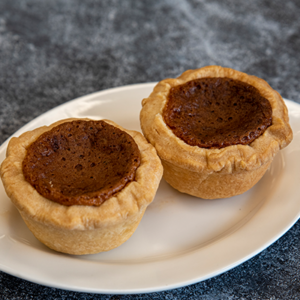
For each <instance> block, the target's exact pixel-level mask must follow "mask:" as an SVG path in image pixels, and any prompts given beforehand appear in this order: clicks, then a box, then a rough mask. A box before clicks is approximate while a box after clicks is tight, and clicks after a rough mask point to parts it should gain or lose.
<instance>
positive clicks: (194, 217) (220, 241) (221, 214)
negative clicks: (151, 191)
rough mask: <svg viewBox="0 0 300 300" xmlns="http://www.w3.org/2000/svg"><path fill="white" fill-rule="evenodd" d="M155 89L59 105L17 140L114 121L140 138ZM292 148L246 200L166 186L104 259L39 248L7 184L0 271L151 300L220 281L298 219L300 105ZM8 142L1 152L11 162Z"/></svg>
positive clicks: (0, 194) (0, 205) (293, 116)
mask: <svg viewBox="0 0 300 300" xmlns="http://www.w3.org/2000/svg"><path fill="white" fill-rule="evenodd" d="M153 86H154V84H153V83H149V84H139V85H131V86H126V87H120V88H115V89H110V90H106V91H103V92H98V93H94V94H91V95H88V96H85V97H82V98H79V99H76V100H73V101H71V102H68V103H66V104H64V105H61V106H59V107H57V108H55V109H53V110H51V111H49V112H47V113H45V114H44V115H42V116H40V117H38V118H36V119H35V120H33V121H32V122H30V123H29V124H27V125H26V126H24V127H23V128H22V129H20V130H19V131H18V132H16V134H15V136H18V135H20V134H21V133H22V132H24V131H27V130H31V129H33V128H36V127H38V126H41V125H45V124H46V125H48V124H50V123H53V122H54V121H57V120H59V119H63V118H68V117H90V118H94V119H101V118H107V119H111V120H114V121H115V122H117V123H118V124H120V125H121V126H123V127H125V128H128V129H135V130H140V126H139V112H140V109H141V100H142V99H143V98H144V97H147V96H148V95H149V94H150V93H151V91H152V89H153ZM286 103H287V106H288V108H289V113H290V121H291V124H292V128H293V131H294V140H293V142H292V143H291V144H290V145H289V147H287V148H286V149H285V150H283V151H281V153H279V154H278V155H277V156H276V158H275V160H274V162H273V163H272V165H271V167H270V169H269V170H268V171H267V173H266V174H265V176H264V177H263V178H262V180H261V181H260V182H259V183H258V184H257V185H256V186H255V187H253V188H252V189H251V190H249V191H248V192H246V193H245V194H243V195H240V196H236V197H232V198H229V199H224V200H214V201H208V200H201V199H197V198H195V197H191V196H188V195H184V194H181V193H179V192H177V191H176V190H174V189H173V188H171V187H170V186H169V185H168V184H167V183H166V182H165V181H164V180H163V181H162V182H161V184H160V187H159V190H158V192H157V195H156V197H155V200H154V202H153V203H152V204H151V205H150V206H149V208H148V209H147V211H146V213H145V215H144V217H143V219H142V221H141V223H140V225H139V227H138V229H137V231H136V232H135V233H134V234H133V236H132V237H131V238H130V239H129V240H128V241H127V242H126V243H124V244H123V245H122V246H120V247H119V248H117V249H114V250H111V251H109V252H106V253H99V254H95V255H87V256H70V255H64V254H60V253H56V252H54V251H52V250H50V249H48V248H47V247H46V246H44V245H43V244H41V243H40V242H39V241H37V240H36V239H35V238H34V236H33V235H32V234H31V232H30V231H29V230H28V229H27V227H26V225H25V223H24V222H23V220H22V219H21V217H20V215H19V213H18V211H17V210H16V209H15V208H14V207H13V205H12V204H11V203H10V200H9V199H8V197H7V196H6V194H5V192H4V189H3V186H2V184H1V185H0V269H1V270H2V271H4V272H7V273H9V274H12V275H14V276H17V277H20V278H23V279H27V280H29V281H33V282H35V283H39V284H43V285H47V286H51V287H56V288H62V289H69V290H75V291H82V292H94V293H112V294H118V293H120V294H123V293H124V294H126V293H146V292H155V291H163V290H167V289H171V288H177V287H182V286H185V285H188V284H192V283H195V282H199V281H202V280H205V279H208V278H210V277H213V276H216V275H218V274H221V273H223V272H225V271H227V270H229V269H231V268H233V267H235V266H237V265H239V264H241V263H242V262H244V261H246V260H247V259H249V258H251V257H253V256H254V255H256V254H257V253H259V252H260V251H262V250H263V249H265V248H266V247H268V246H269V245H270V244H272V243H273V242H274V241H276V240H277V239H278V238H279V237H280V236H281V235H283V234H284V233H285V232H286V231H287V230H288V229H289V228H290V227H291V226H292V225H293V224H294V223H295V222H296V221H297V220H298V217H299V213H300V201H299V179H298V178H297V176H298V173H299V169H300V159H299V157H300V105H298V104H296V103H294V102H291V101H288V100H287V101H286ZM6 146H7V142H5V143H4V144H3V145H2V146H1V148H0V161H2V160H3V159H4V156H5V150H6Z"/></svg>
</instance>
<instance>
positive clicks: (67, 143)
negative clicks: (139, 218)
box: [23, 120, 140, 206]
mask: <svg viewBox="0 0 300 300" xmlns="http://www.w3.org/2000/svg"><path fill="white" fill-rule="evenodd" d="M139 164H140V152H139V149H138V146H137V145H136V143H135V141H134V140H133V138H132V137H131V136H130V135H129V134H127V133H126V132H124V131H122V130H120V129H118V128H116V127H114V126H112V125H110V124H108V123H106V122H104V121H83V120H76V121H73V122H66V123H63V124H60V125H58V126H56V127H54V128H53V129H51V130H50V131H47V132H45V133H44V134H42V135H41V136H40V137H39V138H38V139H37V140H36V141H35V142H34V143H32V144H31V145H30V146H29V148H28V149H27V155H26V157H25V159H24V161H23V174H24V176H25V179H26V180H27V181H28V182H29V183H30V184H31V185H32V186H33V187H34V188H35V189H36V190H37V191H38V192H39V193H40V194H41V195H42V196H44V197H45V198H47V199H50V200H52V201H55V202H58V203H60V204H62V205H67V206H69V205H94V206H99V205H101V204H102V203H103V202H104V201H105V200H107V199H109V198H110V197H111V196H113V195H114V194H116V193H117V192H120V191H121V190H122V189H123V188H124V187H125V186H126V185H127V184H128V183H130V182H131V181H133V180H134V179H135V173H136V170H137V168H138V166H139Z"/></svg>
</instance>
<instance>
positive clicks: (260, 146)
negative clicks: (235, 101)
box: [140, 66, 293, 199]
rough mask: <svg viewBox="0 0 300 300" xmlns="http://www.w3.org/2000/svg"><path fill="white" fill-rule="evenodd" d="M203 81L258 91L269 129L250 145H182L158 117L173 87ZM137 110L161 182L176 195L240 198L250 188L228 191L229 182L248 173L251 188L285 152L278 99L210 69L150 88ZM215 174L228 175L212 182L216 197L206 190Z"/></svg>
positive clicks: (288, 134)
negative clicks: (268, 111)
mask: <svg viewBox="0 0 300 300" xmlns="http://www.w3.org/2000/svg"><path fill="white" fill-rule="evenodd" d="M205 77H228V78H232V79H236V80H240V81H242V82H245V83H248V84H250V85H252V86H254V87H255V88H257V89H258V90H259V92H260V93H261V95H262V96H263V97H265V98H266V99H268V100H269V102H270V104H271V106H272V125H271V126H270V127H268V129H267V130H266V131H265V132H264V134H263V135H261V136H260V137H259V138H257V139H256V140H255V141H254V142H252V143H251V144H250V145H234V146H228V147H225V148H222V149H205V148H199V147H197V146H190V145H188V144H186V143H185V142H184V141H182V140H181V139H180V138H178V137H177V136H175V135H174V133H173V132H172V130H171V129H170V128H169V127H168V126H167V125H166V124H165V122H164V119H163V117H162V113H163V109H164V107H165V105H166V102H167V96H168V94H169V91H170V89H171V88H172V87H174V86H177V85H181V84H184V83H186V82H188V81H190V80H193V79H197V78H205ZM142 105H143V108H142V111H141V114H140V121H141V128H142V131H143V133H144V135H145V137H146V138H147V139H148V141H149V142H150V143H151V144H152V145H154V147H155V148H156V150H157V153H158V155H159V156H160V158H161V159H162V163H163V166H164V178H165V179H166V180H167V181H168V182H169V183H170V184H171V185H172V186H173V187H175V188H176V189H178V190H180V191H182V192H185V193H188V194H192V195H194V196H198V197H201V198H208V199H214V198H222V197H230V196H233V195H237V194H241V193H243V192H244V191H246V190H247V189H249V184H242V185H241V186H240V188H232V187H231V182H232V181H234V176H236V178H238V177H239V176H240V174H241V172H242V173H243V172H245V171H249V172H252V173H253V175H252V177H253V180H252V181H253V182H254V183H256V182H257V181H258V180H259V179H260V178H261V176H262V174H261V173H262V172H261V171H259V170H258V169H259V168H265V166H266V165H269V164H270V162H271V161H272V159H273V157H274V156H275V154H276V153H277V152H278V151H279V150H280V149H282V148H284V147H286V146H287V145H288V144H289V143H290V142H291V140H292V138H293V133H292V130H291V128H290V125H289V123H288V120H289V118H288V112H287V108H286V106H285V103H284V101H283V99H282V98H281V96H280V95H279V94H278V93H277V92H276V91H275V90H273V89H272V88H271V87H270V86H269V85H268V84H267V83H266V82H265V81H264V80H262V79H260V78H257V77H255V76H250V75H247V74H245V73H242V72H239V71H236V70H233V69H229V68H222V67H219V66H209V67H204V68H201V69H196V70H189V71H186V72H184V73H183V74H182V75H181V76H179V77H178V78H175V79H165V80H162V81H161V82H159V83H158V84H157V85H156V86H155V88H154V90H153V92H152V93H151V95H150V96H149V97H148V98H146V99H144V100H143V102H142ZM262 166H264V167H262ZM174 168H177V169H178V170H177V172H176V174H178V176H179V177H178V180H175V179H174V178H173V177H174ZM265 169H267V168H265ZM255 170H256V172H255ZM216 173H220V174H223V175H224V174H231V176H229V178H227V179H226V180H225V178H224V176H223V181H220V180H216V179H214V180H213V181H215V182H218V184H221V187H222V189H223V190H224V192H221V193H219V192H215V190H216V189H212V188H211V186H210V187H207V182H208V181H212V178H215V177H216ZM255 173H256V175H255ZM182 174H185V175H184V176H185V177H186V178H185V179H183V178H182ZM195 174H197V177H199V178H198V180H197V181H196V182H197V185H196V187H194V188H193V189H192V191H191V188H190V185H189V184H187V182H189V181H193V180H194V179H195V177H194V176H195ZM175 177H176V175H175ZM227 177H228V176H227ZM175 181H176V183H175ZM184 182H185V183H184ZM194 183H195V182H194ZM250 187H251V186H250Z"/></svg>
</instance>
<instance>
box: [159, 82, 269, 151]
mask: <svg viewBox="0 0 300 300" xmlns="http://www.w3.org/2000/svg"><path fill="white" fill-rule="evenodd" d="M163 117H164V120H165V122H166V124H167V125H168V126H169V127H170V128H171V129H172V131H173V132H174V134H175V135H176V136H177V137H179V138H180V139H182V140H183V141H184V142H186V143H187V144H189V145H191V146H199V147H201V148H223V147H227V146H231V145H237V144H242V145H247V144H250V143H251V142H253V141H254V140H255V139H256V138H257V137H259V136H260V135H261V134H263V133H264V131H265V130H266V129H267V127H268V126H270V125H271V123H272V107H271V105H270V103H269V101H268V100H267V99H266V98H264V97H262V96H261V94H260V93H259V91H258V90H257V89H256V88H255V87H253V86H251V85H249V84H247V83H244V82H241V81H239V80H233V79H230V78H201V79H196V80H192V81H189V82H187V83H185V84H183V85H179V86H176V87H173V88H172V89H171V90H170V93H169V95H168V101H167V104H166V106H165V109H164V111H163Z"/></svg>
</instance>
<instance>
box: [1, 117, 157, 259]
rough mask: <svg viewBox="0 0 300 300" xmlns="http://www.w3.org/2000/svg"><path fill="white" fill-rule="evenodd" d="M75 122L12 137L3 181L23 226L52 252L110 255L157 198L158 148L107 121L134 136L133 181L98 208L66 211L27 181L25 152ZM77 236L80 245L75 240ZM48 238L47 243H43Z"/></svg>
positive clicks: (135, 133) (3, 166)
mask: <svg viewBox="0 0 300 300" xmlns="http://www.w3.org/2000/svg"><path fill="white" fill-rule="evenodd" d="M72 120H75V119H66V120H61V121H59V122H56V123H54V124H52V125H50V126H43V127H40V128H37V129H35V130H33V131H29V132H25V133H24V134H22V135H21V136H20V137H18V138H12V139H11V140H10V142H9V145H8V148H7V158H6V159H5V160H4V162H3V163H2V165H1V168H0V173H1V178H2V181H3V184H4V187H5V190H6V193H7V195H8V196H9V197H10V199H11V200H12V202H13V203H14V204H15V206H16V207H17V209H18V210H19V211H20V213H21V215H22V217H23V218H24V221H25V222H26V223H27V224H28V226H29V228H30V229H31V230H32V231H33V233H34V234H35V236H36V237H37V238H38V239H40V240H41V241H42V242H44V243H45V244H46V245H47V246H48V247H50V248H52V249H55V250H57V251H61V252H66V253H71V254H87V253H97V252H101V251H107V250H110V249H112V248H115V247H117V246H119V245H120V244H121V243H123V242H124V241H125V240H127V239H128V238H129V237H130V236H131V234H132V233H133V231H134V230H135V228H136V227H137V225H138V223H139V221H140V219H141V218H142V216H143V214H144V211H145V209H146V207H147V206H148V205H149V204H150V203H151V202H152V200H153V198H154V196H155V193H156V190H157V188H158V185H159V182H160V179H161V176H162V166H161V163H160V160H159V158H158V156H157V154H156V151H155V149H154V148H153V147H152V146H151V144H149V143H148V142H147V141H146V140H145V138H144V137H143V136H142V135H141V134H140V133H139V132H136V131H130V130H125V129H124V128H122V127H120V126H118V125H117V124H115V123H114V122H112V121H109V120H104V121H105V122H107V123H109V124H111V125H113V126H116V127H118V128H119V129H121V130H124V131H125V132H127V133H128V134H130V135H131V136H132V137H133V138H134V140H135V142H136V143H137V145H138V147H139V150H140V154H141V164H140V166H139V168H138V169H137V171H136V177H135V181H133V182H131V183H129V184H128V185H127V186H126V187H125V188H124V189H122V190H121V191H120V192H119V193H117V194H116V195H115V196H113V197H111V198H110V199H108V200H107V201H105V202H104V203H103V204H102V205H101V206H98V207H96V206H78V205H73V206H64V205H61V204H58V203H55V202H53V201H51V200H48V199H46V198H44V197H43V196H41V195H40V194H39V193H38V192H37V191H36V190H35V189H34V188H33V187H32V186H31V185H30V184H29V183H28V182H27V181H25V179H24V175H23V172H22V161H23V159H24V157H25V155H26V148H27V147H28V146H29V145H30V144H31V143H32V142H34V141H35V140H36V139H37V137H39V136H40V135H41V134H42V133H44V132H46V131H48V130H50V129H52V128H53V127H55V126H57V125H59V124H61V123H63V122H67V121H72ZM75 232H77V233H78V234H77V235H76V234H75ZM78 235H80V239H81V240H80V241H81V242H80V243H79V242H78V240H77V238H76V236H78ZM45 236H47V238H46V240H47V242H46V241H44V240H43V239H45ZM95 239H97V240H95ZM91 240H93V242H91Z"/></svg>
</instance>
